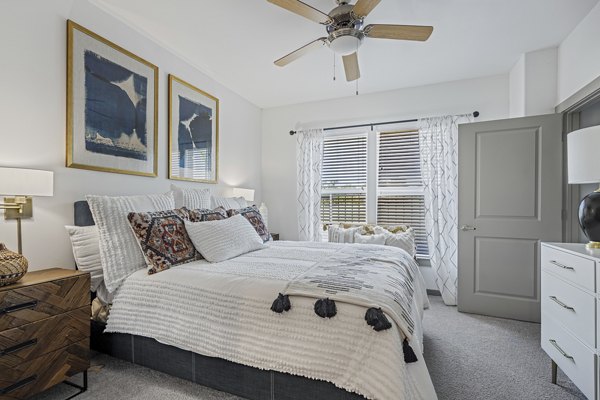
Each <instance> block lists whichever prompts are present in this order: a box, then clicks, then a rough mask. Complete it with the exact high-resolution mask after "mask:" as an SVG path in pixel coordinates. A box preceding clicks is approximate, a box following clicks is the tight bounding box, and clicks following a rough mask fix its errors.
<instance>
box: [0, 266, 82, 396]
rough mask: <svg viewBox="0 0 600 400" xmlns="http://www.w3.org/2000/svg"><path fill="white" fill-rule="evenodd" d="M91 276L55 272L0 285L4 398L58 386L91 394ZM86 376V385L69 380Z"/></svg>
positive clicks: (0, 384) (0, 368) (1, 386)
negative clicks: (87, 391) (66, 385)
mask: <svg viewBox="0 0 600 400" xmlns="http://www.w3.org/2000/svg"><path fill="white" fill-rule="evenodd" d="M89 366H90V274H89V273H84V272H80V271H72V270H67V269H60V268H52V269H46V270H41V271H34V272H29V273H27V274H26V275H25V276H24V277H23V279H21V280H20V281H19V282H17V283H14V284H12V285H8V286H2V287H0V400H8V399H10V400H15V399H26V398H29V397H31V396H32V395H34V394H36V393H39V392H42V391H44V390H46V389H48V388H50V387H52V386H54V385H56V384H58V383H61V382H65V383H67V384H69V385H71V386H74V387H76V388H77V389H79V390H80V392H79V393H81V392H84V391H85V390H87V370H88V368H89ZM80 372H83V373H84V375H83V386H79V385H75V384H73V383H71V382H67V381H66V379H67V378H69V377H71V376H73V375H75V374H78V373H80Z"/></svg>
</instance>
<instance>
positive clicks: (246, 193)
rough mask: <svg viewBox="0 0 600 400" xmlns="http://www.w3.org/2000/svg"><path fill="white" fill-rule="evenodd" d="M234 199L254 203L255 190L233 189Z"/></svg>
mask: <svg viewBox="0 0 600 400" xmlns="http://www.w3.org/2000/svg"><path fill="white" fill-rule="evenodd" d="M233 197H243V198H244V199H246V201H254V189H243V188H233Z"/></svg>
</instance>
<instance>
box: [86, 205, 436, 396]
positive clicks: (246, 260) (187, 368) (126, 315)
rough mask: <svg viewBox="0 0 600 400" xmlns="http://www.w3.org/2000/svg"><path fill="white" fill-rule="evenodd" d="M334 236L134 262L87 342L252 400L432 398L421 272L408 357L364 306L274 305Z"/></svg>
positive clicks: (396, 336)
mask: <svg viewBox="0 0 600 400" xmlns="http://www.w3.org/2000/svg"><path fill="white" fill-rule="evenodd" d="M75 224H76V225H80V226H85V225H92V224H93V219H92V217H91V213H90V212H89V208H88V207H87V203H86V202H77V203H76V204H75ZM339 246H343V245H334V244H328V243H322V244H317V243H312V244H311V243H302V242H274V243H272V244H270V245H269V246H268V247H267V248H266V249H264V250H259V251H257V252H253V253H248V254H245V255H243V256H240V257H236V258H235V259H232V260H228V261H225V262H221V263H216V264H210V263H207V262H206V261H197V262H193V263H189V264H185V265H182V266H179V267H175V268H172V269H170V270H168V271H164V272H161V273H159V274H155V275H148V274H147V273H146V271H144V270H140V271H137V272H135V273H133V274H132V275H130V276H129V277H128V278H127V279H126V280H125V282H124V283H123V284H122V286H121V287H120V288H119V290H118V292H117V293H116V295H115V298H114V301H113V305H112V309H111V314H110V317H109V319H108V323H107V324H106V325H104V324H99V323H93V328H92V347H93V348H94V349H95V350H98V351H101V352H104V353H108V354H110V355H112V356H115V357H117V358H121V359H124V360H127V361H130V362H133V363H136V364H140V365H143V366H147V367H150V368H152V369H156V370H159V371H163V372H166V373H169V374H171V375H174V376H178V377H181V378H184V379H188V380H191V381H194V382H197V383H200V384H203V385H205V386H209V387H213V388H216V389H219V390H223V391H226V392H229V393H233V394H236V395H239V396H242V397H245V398H248V399H306V398H311V399H364V398H370V399H375V398H377V399H388V398H390V399H391V398H394V399H426V400H429V399H435V398H436V395H435V391H434V389H433V385H432V383H431V380H430V377H429V374H428V371H427V367H426V365H425V362H424V360H423V356H422V352H423V348H422V333H423V332H422V326H421V320H422V313H423V309H424V308H426V306H427V305H428V302H427V296H426V293H425V288H424V285H423V281H422V277H421V276H420V275H419V276H418V277H417V278H418V279H415V290H414V297H413V298H412V305H411V307H410V310H411V312H412V313H413V315H412V316H413V319H414V321H415V329H414V335H413V336H412V339H411V342H410V345H411V347H412V349H413V350H414V352H415V353H416V355H417V359H418V361H416V362H412V363H405V362H404V358H403V352H402V342H401V340H400V333H399V331H398V329H397V328H396V325H393V326H392V328H391V329H388V330H385V331H382V332H375V331H374V330H373V329H371V327H370V326H367V324H366V323H364V321H363V323H357V321H359V322H360V320H362V319H364V318H363V316H364V308H362V307H360V306H357V305H353V304H345V303H342V304H340V303H338V304H337V310H338V314H337V315H336V317H335V318H331V319H322V318H319V317H317V316H316V315H315V313H314V300H313V299H311V298H308V297H302V296H294V297H293V311H294V313H293V317H292V316H291V315H287V314H285V313H274V312H272V311H271V310H270V309H269V306H270V305H271V303H272V302H273V297H274V294H277V293H278V292H280V291H282V290H283V289H284V287H285V282H286V281H287V280H289V278H290V277H293V276H295V275H298V274H299V273H301V272H302V271H304V270H306V268H308V267H309V266H310V265H312V264H314V262H315V260H319V259H322V258H323V257H327V255H328V254H330V253H332V252H336V251H338V249H339Z"/></svg>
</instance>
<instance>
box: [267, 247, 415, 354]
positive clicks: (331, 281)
mask: <svg viewBox="0 0 600 400" xmlns="http://www.w3.org/2000/svg"><path fill="white" fill-rule="evenodd" d="M418 268H419V267H418V265H417V263H416V262H415V260H414V259H413V258H412V257H411V256H410V255H409V254H408V253H406V252H404V251H401V250H399V249H396V248H391V247H383V246H377V247H373V246H361V245H348V246H345V247H344V248H343V249H341V250H340V251H339V252H337V253H334V254H332V255H330V256H329V257H327V258H326V259H324V260H321V261H320V262H318V263H317V264H315V265H314V266H313V267H312V268H310V269H309V270H307V271H306V272H304V273H302V274H301V275H299V276H297V277H296V278H294V279H292V280H291V281H290V282H289V283H288V285H287V286H286V289H285V290H284V292H283V293H280V294H279V297H278V298H277V299H276V300H275V301H274V302H273V305H272V307H271V309H272V310H273V311H275V312H285V311H289V310H290V309H292V308H293V296H304V297H309V298H314V299H315V313H316V314H317V315H318V316H320V317H323V318H332V317H334V316H335V315H336V313H337V308H336V305H335V303H336V302H343V303H349V304H354V305H358V306H361V307H364V308H365V320H366V323H368V324H369V325H370V326H372V327H373V329H374V330H376V331H380V330H385V329H389V328H391V323H390V322H389V320H388V319H387V318H386V316H389V317H390V318H391V319H392V320H393V321H394V323H395V324H396V325H397V326H398V328H399V329H400V332H401V334H402V335H403V339H404V341H403V345H404V353H405V360H406V361H407V362H414V361H416V356H415V354H414V352H413V351H412V349H411V348H410V346H409V344H408V342H409V341H410V340H411V338H412V336H413V333H414V329H415V321H414V320H413V318H412V315H413V313H412V310H411V308H412V304H413V295H414V281H415V277H416V275H417V274H418Z"/></svg>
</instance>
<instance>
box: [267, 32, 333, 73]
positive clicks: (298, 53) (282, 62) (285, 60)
mask: <svg viewBox="0 0 600 400" xmlns="http://www.w3.org/2000/svg"><path fill="white" fill-rule="evenodd" d="M325 43H326V39H325V38H319V39H317V40H315V41H313V42H310V43H309V44H307V45H304V46H302V47H300V48H299V49H298V50H294V51H292V52H291V53H290V54H287V55H285V56H283V57H281V58H280V59H279V60H277V61H275V65H277V66H278V67H285V66H286V65H288V64H289V63H291V62H292V61H296V60H297V59H299V58H300V57H302V56H303V55H305V54H306V53H308V52H310V51H311V50H314V49H316V48H318V47H320V46H323V45H325Z"/></svg>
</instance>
